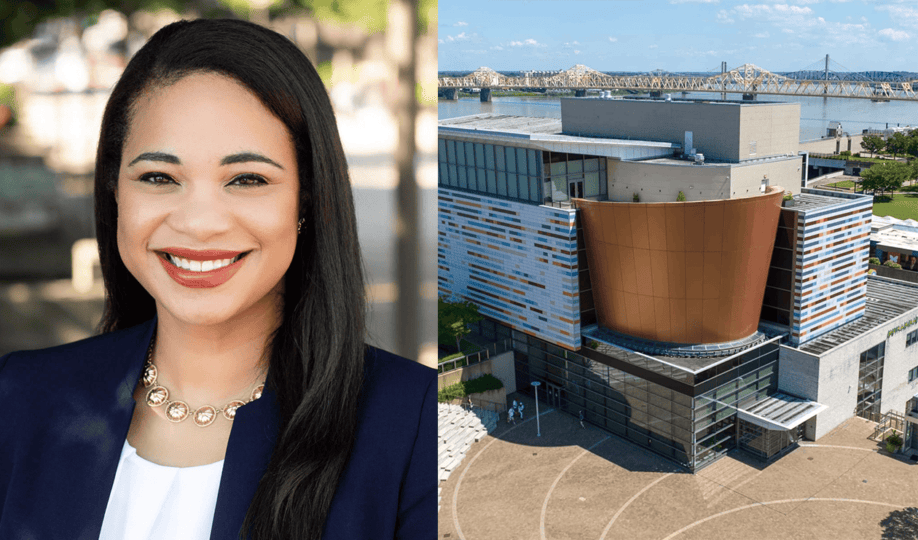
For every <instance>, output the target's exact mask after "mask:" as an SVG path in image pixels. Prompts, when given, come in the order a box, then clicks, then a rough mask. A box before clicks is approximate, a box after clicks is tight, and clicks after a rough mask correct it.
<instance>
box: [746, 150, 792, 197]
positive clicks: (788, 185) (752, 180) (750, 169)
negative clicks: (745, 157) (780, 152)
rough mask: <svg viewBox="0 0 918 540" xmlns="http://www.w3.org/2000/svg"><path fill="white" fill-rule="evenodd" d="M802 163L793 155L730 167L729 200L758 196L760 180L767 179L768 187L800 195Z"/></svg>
mask: <svg viewBox="0 0 918 540" xmlns="http://www.w3.org/2000/svg"><path fill="white" fill-rule="evenodd" d="M802 167H803V162H802V160H801V158H800V156H797V155H794V156H791V157H788V158H786V159H781V160H779V161H774V160H769V161H766V162H753V163H740V164H737V165H732V166H731V167H730V198H732V199H742V198H744V197H755V196H758V195H760V194H761V193H759V188H760V187H761V185H762V178H763V177H765V176H767V177H768V185H769V186H781V187H782V188H784V191H789V192H791V193H793V194H798V193H800V175H801V170H800V169H801V168H802Z"/></svg>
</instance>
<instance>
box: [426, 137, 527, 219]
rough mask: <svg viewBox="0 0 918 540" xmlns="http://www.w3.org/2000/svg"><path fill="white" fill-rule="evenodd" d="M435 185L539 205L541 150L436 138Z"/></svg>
mask: <svg viewBox="0 0 918 540" xmlns="http://www.w3.org/2000/svg"><path fill="white" fill-rule="evenodd" d="M437 145H438V148H437V161H438V162H439V163H438V166H439V168H438V177H437V181H438V185H440V186H443V187H449V188H458V189H463V190H467V191H472V192H476V193H481V194H485V195H490V196H494V197H499V198H502V199H512V200H517V201H523V202H527V203H534V204H542V202H543V193H542V191H543V188H542V177H543V171H542V156H541V155H540V154H542V152H541V151H540V150H532V149H527V148H517V147H513V146H503V145H498V144H485V143H478V142H469V141H459V140H454V139H444V138H440V139H437Z"/></svg>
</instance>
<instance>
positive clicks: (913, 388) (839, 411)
mask: <svg viewBox="0 0 918 540" xmlns="http://www.w3.org/2000/svg"><path fill="white" fill-rule="evenodd" d="M915 317H918V308H916V309H914V310H912V311H911V312H909V313H906V314H905V315H902V316H899V317H897V318H895V319H893V320H891V321H889V322H887V323H885V324H883V325H882V326H880V327H877V328H875V329H873V330H872V331H870V332H868V333H866V334H864V335H861V336H860V337H858V338H856V339H854V340H851V341H849V342H847V343H845V344H843V345H842V346H840V347H838V348H836V349H833V350H831V351H829V353H828V354H825V355H823V356H822V357H821V359H820V360H819V379H818V385H819V391H818V395H817V397H816V398H815V399H816V401H818V402H819V403H822V404H823V405H827V406H828V409H826V410H825V411H823V412H821V413H820V414H819V416H818V417H817V418H816V438H819V437H822V436H823V435H825V434H826V433H828V432H830V431H832V430H833V429H835V428H836V427H837V426H839V425H841V424H842V423H843V422H844V421H845V420H847V419H849V418H851V417H852V416H854V409H855V407H856V406H857V384H858V373H859V367H860V366H859V363H860V355H861V353H862V352H864V351H866V350H867V349H870V348H871V347H874V346H876V345H878V344H880V343H882V342H883V341H884V340H885V341H886V357H885V359H884V361H883V390H882V394H881V396H880V400H881V402H880V412H881V413H886V412H888V411H890V410H895V411H898V412H900V413H901V412H903V411H904V410H905V404H906V402H907V401H908V400H909V399H911V397H912V396H914V395H915V394H916V393H918V381H913V382H911V383H909V382H908V371H909V370H910V369H912V368H914V367H918V344H914V345H912V346H911V347H908V348H906V347H905V342H906V336H907V335H908V332H910V331H912V330H915V329H918V325H914V326H911V327H910V328H908V329H906V330H903V331H900V332H898V333H896V334H894V335H893V336H890V337H889V338H887V333H888V331H889V330H890V329H892V328H895V327H896V326H899V325H900V324H902V323H904V322H907V321H910V320H913V319H915ZM794 352H796V353H797V354H793V353H794ZM803 354H804V353H800V352H799V351H794V349H788V350H785V347H782V348H781V355H782V360H780V361H781V364H780V367H779V369H780V370H781V373H780V376H779V379H778V387H779V388H781V389H782V390H783V389H784V388H785V387H784V386H782V383H784V384H786V385H787V392H789V393H793V394H795V395H800V397H806V398H808V399H814V398H813V397H812V394H811V393H808V394H807V395H803V394H797V393H795V392H794V390H792V388H793V389H798V390H800V389H803V390H807V391H810V390H811V384H812V383H811V382H810V381H811V380H812V366H811V362H808V361H804V360H800V359H799V357H802V356H803ZM784 357H786V358H787V360H786V361H785V360H784ZM785 368H787V373H785V372H784V371H785ZM798 378H799V379H801V381H804V382H799V383H797V382H794V380H795V379H798Z"/></svg>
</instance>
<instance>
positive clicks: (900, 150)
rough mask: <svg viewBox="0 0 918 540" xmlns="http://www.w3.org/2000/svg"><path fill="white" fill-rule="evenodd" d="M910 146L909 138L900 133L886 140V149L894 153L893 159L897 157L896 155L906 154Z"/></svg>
mask: <svg viewBox="0 0 918 540" xmlns="http://www.w3.org/2000/svg"><path fill="white" fill-rule="evenodd" d="M908 146H909V140H908V137H906V136H905V135H904V134H902V133H900V132H898V131H897V132H896V133H893V134H892V135H891V136H890V137H889V139H887V140H886V149H887V150H889V151H890V152H892V155H893V157H896V154H904V153H905V151H906V150H908Z"/></svg>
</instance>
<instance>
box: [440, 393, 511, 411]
mask: <svg viewBox="0 0 918 540" xmlns="http://www.w3.org/2000/svg"><path fill="white" fill-rule="evenodd" d="M469 399H471V400H472V409H471V410H475V409H476V408H478V409H484V410H486V411H493V412H496V413H498V414H500V413H502V412H504V411H506V410H507V402H506V401H504V402H503V403H501V402H500V401H491V400H489V399H482V398H478V397H472V396H465V397H462V398H460V399H454V400H453V401H451V402H450V403H453V404H457V403H458V404H459V405H462V408H467V406H468V402H469Z"/></svg>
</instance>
